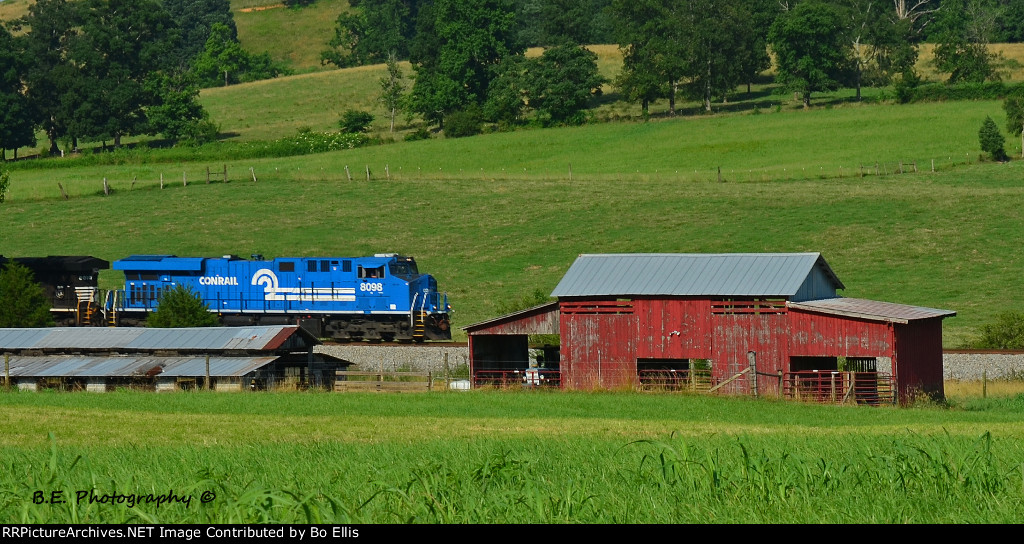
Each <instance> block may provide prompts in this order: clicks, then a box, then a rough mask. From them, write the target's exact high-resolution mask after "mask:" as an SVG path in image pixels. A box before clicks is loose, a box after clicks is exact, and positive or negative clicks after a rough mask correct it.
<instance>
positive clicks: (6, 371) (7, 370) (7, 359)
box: [4, 353, 11, 390]
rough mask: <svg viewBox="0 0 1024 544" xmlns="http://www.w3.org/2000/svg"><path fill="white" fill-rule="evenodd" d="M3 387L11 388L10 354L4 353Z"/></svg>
mask: <svg viewBox="0 0 1024 544" xmlns="http://www.w3.org/2000/svg"><path fill="white" fill-rule="evenodd" d="M4 389H7V390H10V389H11V354H10V353H5V354H4Z"/></svg>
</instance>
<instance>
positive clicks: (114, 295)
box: [104, 290, 122, 327]
mask: <svg viewBox="0 0 1024 544" xmlns="http://www.w3.org/2000/svg"><path fill="white" fill-rule="evenodd" d="M120 293H122V291H117V290H112V291H110V292H109V293H108V296H107V304H105V305H104V306H109V308H107V312H109V313H108V314H107V325H108V326H110V327H116V326H117V304H118V300H117V299H118V294H120Z"/></svg>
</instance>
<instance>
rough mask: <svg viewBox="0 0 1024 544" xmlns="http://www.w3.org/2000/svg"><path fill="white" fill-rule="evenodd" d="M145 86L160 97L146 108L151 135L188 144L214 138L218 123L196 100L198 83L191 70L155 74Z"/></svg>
mask: <svg viewBox="0 0 1024 544" xmlns="http://www.w3.org/2000/svg"><path fill="white" fill-rule="evenodd" d="M147 85H148V87H147V89H148V91H149V92H150V93H152V94H153V95H154V96H157V97H159V100H158V102H159V103H158V104H157V105H154V106H151V107H150V108H149V109H148V110H147V115H148V117H149V129H150V133H151V134H163V136H164V137H165V138H167V139H170V140H174V141H177V142H186V143H189V144H202V143H206V142H210V141H213V140H214V139H216V137H217V132H218V129H217V125H216V124H214V123H213V122H212V121H210V115H209V113H207V112H206V110H205V109H204V108H203V106H202V104H200V103H199V85H198V84H197V83H196V80H195V76H194V75H193V74H192V73H191V72H173V73H170V74H167V73H160V74H154V75H153V76H152V77H151V78H150V79H149V80H148V81H147Z"/></svg>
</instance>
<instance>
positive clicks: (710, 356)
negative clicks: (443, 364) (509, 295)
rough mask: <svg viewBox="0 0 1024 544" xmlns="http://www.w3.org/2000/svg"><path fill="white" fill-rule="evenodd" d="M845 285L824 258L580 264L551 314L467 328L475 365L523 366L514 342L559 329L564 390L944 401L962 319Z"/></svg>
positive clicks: (626, 258) (598, 259) (624, 257)
mask: <svg viewBox="0 0 1024 544" xmlns="http://www.w3.org/2000/svg"><path fill="white" fill-rule="evenodd" d="M840 289H845V287H844V286H843V284H842V282H841V281H840V280H839V278H838V277H837V276H836V274H835V273H834V272H833V271H832V269H831V267H830V266H829V265H828V263H827V262H825V259H823V258H822V257H821V255H820V254H818V253H787V254H615V255H581V256H580V257H579V258H578V259H577V260H576V262H574V263H573V265H572V266H571V267H570V268H569V271H568V272H567V273H566V274H565V276H564V277H563V278H562V280H561V282H559V284H558V286H557V287H556V288H555V290H554V292H553V293H552V296H555V297H557V298H558V304H557V307H556V306H554V305H547V306H542V307H538V308H536V309H531V310H528V311H525V312H521V313H520V314H513V315H511V316H505V317H502V318H498V319H495V320H492V321H489V322H485V323H480V324H477V325H472V326H470V327H467V328H466V329H467V331H468V332H469V336H470V348H471V366H472V370H473V372H474V375H475V376H476V375H478V374H479V373H480V372H486V371H487V370H489V369H494V368H495V367H496V365H495V363H496V362H498V361H501V364H500V365H498V366H499V367H500V368H502V369H505V370H508V369H519V368H522V369H523V370H525V369H526V367H527V366H528V363H527V355H526V351H525V336H522V337H521V338H522V339H521V340H517V341H512V340H511V339H510V338H509V337H508V335H512V336H516V335H519V336H521V335H525V334H546V333H552V332H555V331H554V330H553V329H555V328H557V333H558V334H560V335H561V351H560V363H559V371H560V372H559V374H560V383H561V386H562V387H566V388H573V389H586V388H595V387H601V388H618V387H634V386H638V385H644V384H645V382H650V383H654V382H656V383H662V384H664V383H665V382H664V379H665V377H666V376H673V377H684V376H685V379H687V380H690V381H691V383H692V382H693V380H694V379H695V376H696V374H697V372H698V371H702V372H703V373H704V375H705V376H706V378H707V385H708V387H712V388H715V389H718V390H722V391H728V392H733V393H753V394H783V393H785V394H787V395H791V396H798V395H800V393H801V391H804V392H810V393H809V394H813V395H818V396H821V395H827V396H828V397H829V399H828V400H838V399H843V398H848V397H849V396H850V395H853V394H856V395H857V396H858V398H861V397H862V396H865V395H867V396H869V397H870V396H871V394H876V393H878V392H879V389H883V390H886V389H887V388H890V387H892V386H893V385H894V386H895V391H894V392H895V393H897V394H898V398H899V399H901V400H903V401H906V400H908V399H910V398H912V397H913V396H914V395H915V394H917V393H925V394H928V395H931V396H933V397H941V396H942V395H943V387H942V319H943V318H945V317H950V316H953V315H956V314H955V312H951V311H947V310H936V309H932V308H922V307H916V306H907V305H903V304H893V303H886V302H877V301H870V300H862V299H851V298H841V297H839V295H838V294H837V291H838V290H840ZM517 317H521V318H522V319H517ZM549 366H550V365H549ZM855 389H856V393H855ZM865 389H866V390H867V392H865ZM883 396H885V395H883ZM889 396H890V397H892V394H890V395H889Z"/></svg>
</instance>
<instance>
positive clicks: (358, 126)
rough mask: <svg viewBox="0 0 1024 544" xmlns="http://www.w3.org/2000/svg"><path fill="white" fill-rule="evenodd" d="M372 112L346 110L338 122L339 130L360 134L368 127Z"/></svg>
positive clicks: (371, 119)
mask: <svg viewBox="0 0 1024 544" xmlns="http://www.w3.org/2000/svg"><path fill="white" fill-rule="evenodd" d="M372 122H373V114H372V113H370V112H368V111H360V110H346V111H345V113H343V114H342V116H341V121H339V122H338V124H339V125H340V126H341V131H342V132H345V133H348V134H362V133H364V132H366V131H367V130H369V129H370V123H372Z"/></svg>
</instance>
